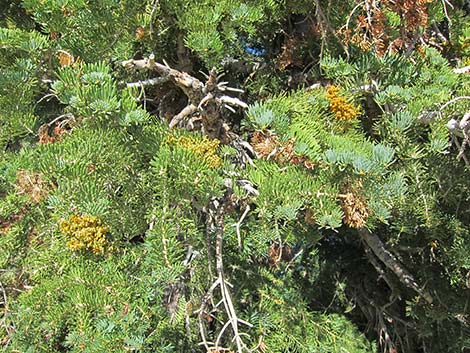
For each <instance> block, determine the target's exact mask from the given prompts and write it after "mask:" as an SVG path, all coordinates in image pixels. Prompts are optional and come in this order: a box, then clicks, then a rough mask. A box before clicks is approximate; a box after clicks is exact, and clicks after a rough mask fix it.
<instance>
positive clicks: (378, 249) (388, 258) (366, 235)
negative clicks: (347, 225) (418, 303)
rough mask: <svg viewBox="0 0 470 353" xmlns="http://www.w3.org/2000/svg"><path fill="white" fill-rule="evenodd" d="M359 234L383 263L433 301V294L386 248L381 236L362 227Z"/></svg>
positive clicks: (399, 277) (403, 281) (407, 284)
mask: <svg viewBox="0 0 470 353" xmlns="http://www.w3.org/2000/svg"><path fill="white" fill-rule="evenodd" d="M359 235H360V236H361V238H362V240H363V242H364V244H365V245H366V246H368V247H369V248H370V249H371V250H372V252H373V253H374V255H375V256H377V258H378V259H379V260H380V261H382V262H383V264H384V265H385V266H386V267H387V268H388V269H390V270H391V271H392V272H393V273H394V274H395V275H396V276H397V277H398V279H399V280H400V282H401V283H403V284H404V285H405V286H407V287H408V288H411V289H413V290H414V291H415V292H416V293H418V294H419V295H420V296H421V297H422V298H423V299H424V300H426V302H428V303H429V304H431V303H432V301H433V299H432V296H431V294H430V293H429V292H428V291H427V290H426V289H425V288H424V287H422V286H420V285H419V284H418V283H417V281H416V279H415V278H414V277H413V275H411V273H409V272H408V270H407V269H406V268H405V267H404V266H403V265H402V264H401V263H400V262H399V261H398V260H397V258H396V257H395V255H393V254H392V253H391V252H390V251H389V250H387V249H386V248H385V244H384V243H382V241H381V240H380V238H379V237H378V236H377V235H375V234H373V233H371V232H370V231H369V230H368V229H365V228H360V229H359Z"/></svg>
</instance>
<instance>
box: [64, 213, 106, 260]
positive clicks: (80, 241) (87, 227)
mask: <svg viewBox="0 0 470 353" xmlns="http://www.w3.org/2000/svg"><path fill="white" fill-rule="evenodd" d="M59 229H60V231H61V232H62V233H64V234H65V235H67V237H68V238H69V240H68V241H67V246H68V247H69V248H70V249H71V250H73V251H81V250H92V251H93V253H95V254H99V253H103V252H104V251H105V248H106V245H107V240H106V233H108V227H107V226H106V225H103V223H102V222H101V220H100V219H98V218H96V217H94V216H89V215H83V216H81V215H71V216H70V218H69V219H67V220H63V221H62V222H60V224H59Z"/></svg>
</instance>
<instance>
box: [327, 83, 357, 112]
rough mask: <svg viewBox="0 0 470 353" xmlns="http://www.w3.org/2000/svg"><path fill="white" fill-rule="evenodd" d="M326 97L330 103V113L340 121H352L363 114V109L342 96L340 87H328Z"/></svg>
mask: <svg viewBox="0 0 470 353" xmlns="http://www.w3.org/2000/svg"><path fill="white" fill-rule="evenodd" d="M326 97H327V98H328V100H329V101H330V111H331V112H332V113H333V114H334V115H335V117H336V118H337V119H338V120H341V121H351V120H353V119H355V118H356V117H358V116H359V114H361V109H360V107H359V106H356V105H354V104H352V103H349V102H348V101H347V100H346V98H345V97H343V96H342V95H341V94H340V88H339V86H328V88H327V89H326Z"/></svg>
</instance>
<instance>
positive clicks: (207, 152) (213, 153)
mask: <svg viewBox="0 0 470 353" xmlns="http://www.w3.org/2000/svg"><path fill="white" fill-rule="evenodd" d="M168 142H169V143H170V144H174V145H177V146H178V147H182V148H184V149H186V150H189V151H191V152H193V153H194V154H195V155H196V156H198V157H199V158H201V159H203V160H204V161H205V162H206V163H207V165H208V166H209V167H210V168H217V167H220V166H221V165H222V159H221V158H220V157H219V156H218V155H217V148H218V147H219V144H220V141H219V140H217V139H214V140H210V139H208V138H207V137H204V138H203V139H202V140H201V139H198V138H196V137H193V136H180V137H178V138H174V137H169V138H168Z"/></svg>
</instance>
